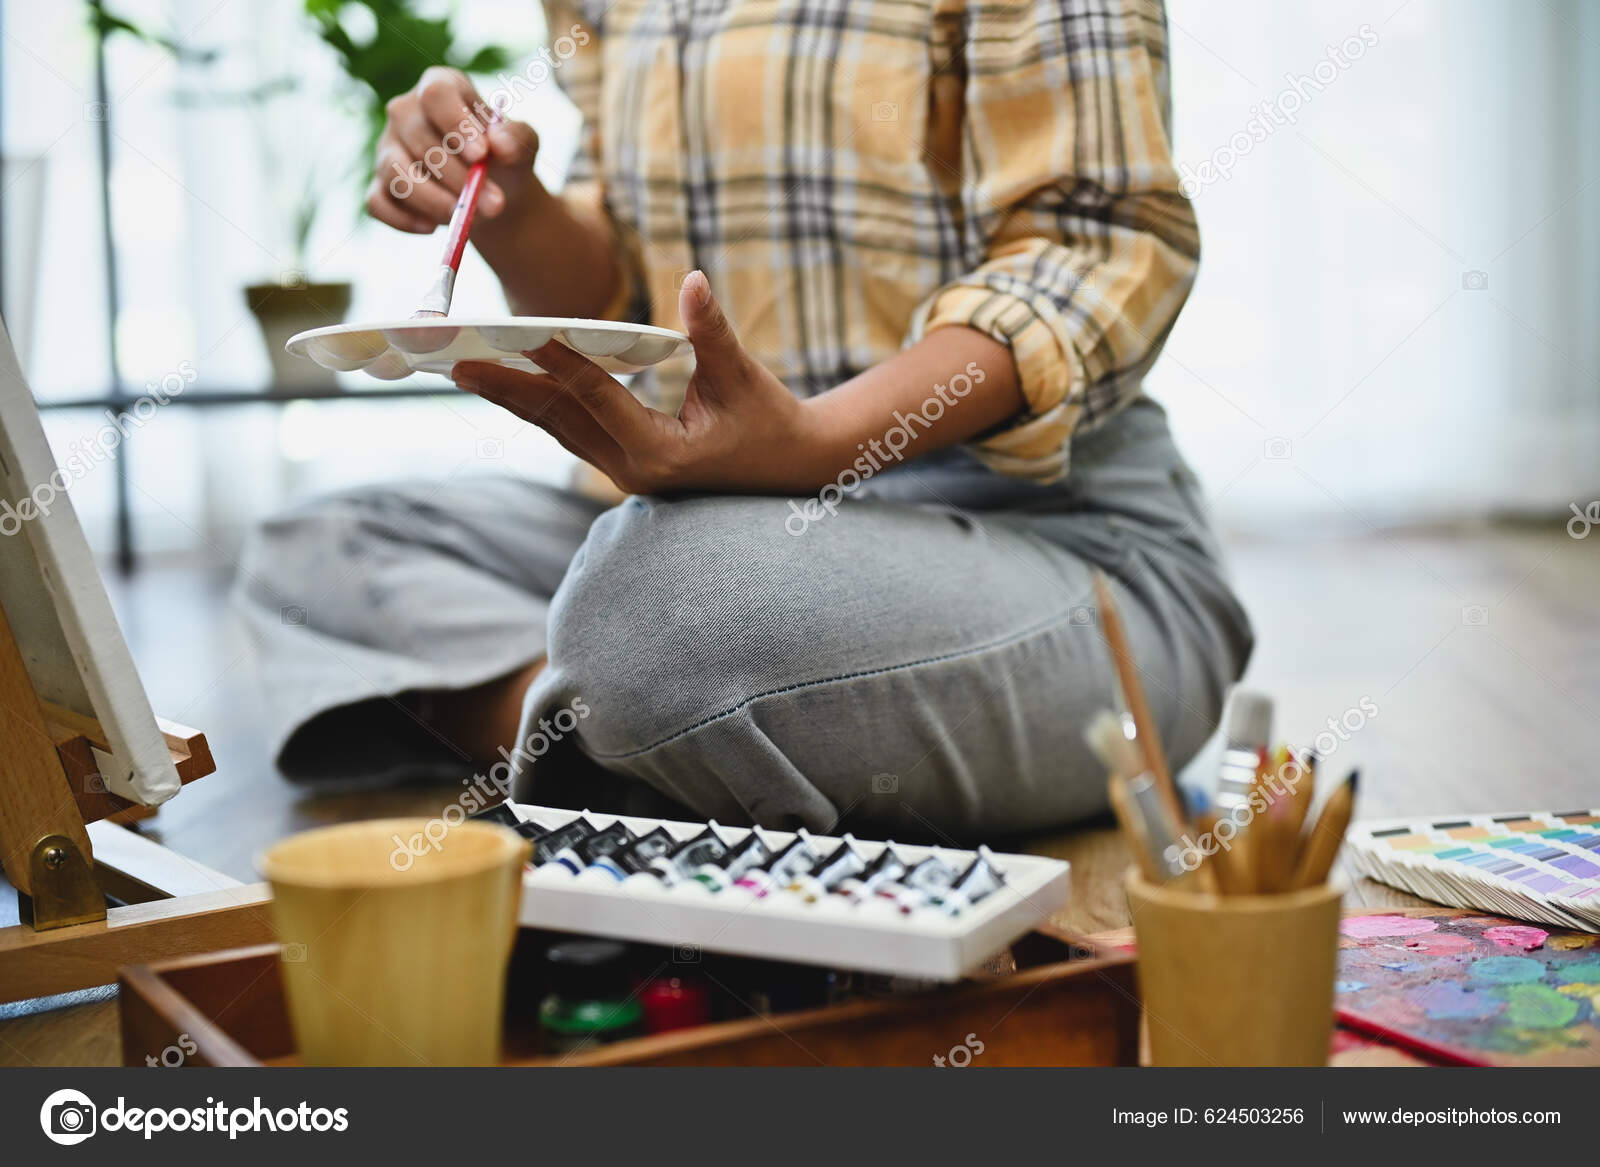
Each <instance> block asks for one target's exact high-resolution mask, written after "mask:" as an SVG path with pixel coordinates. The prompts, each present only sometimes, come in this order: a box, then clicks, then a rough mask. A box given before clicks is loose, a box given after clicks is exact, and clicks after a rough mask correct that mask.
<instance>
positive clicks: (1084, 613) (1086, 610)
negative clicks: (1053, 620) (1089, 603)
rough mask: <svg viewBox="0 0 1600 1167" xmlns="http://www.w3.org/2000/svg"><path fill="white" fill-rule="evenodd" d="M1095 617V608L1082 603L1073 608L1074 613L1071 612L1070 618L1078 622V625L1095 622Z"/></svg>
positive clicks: (1075, 622) (1073, 621)
mask: <svg viewBox="0 0 1600 1167" xmlns="http://www.w3.org/2000/svg"><path fill="white" fill-rule="evenodd" d="M1094 618H1095V613H1094V609H1093V608H1090V607H1086V606H1085V605H1082V604H1080V605H1078V606H1077V607H1076V608H1074V609H1072V613H1071V616H1070V619H1071V621H1072V623H1074V624H1078V625H1086V624H1093V623H1094Z"/></svg>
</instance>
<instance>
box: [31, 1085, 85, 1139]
mask: <svg viewBox="0 0 1600 1167" xmlns="http://www.w3.org/2000/svg"><path fill="white" fill-rule="evenodd" d="M97 1113H98V1112H97V1111H96V1110H95V1105H94V1103H93V1101H91V1100H90V1098H89V1096H88V1095H87V1094H85V1093H83V1092H82V1091H81V1090H57V1091H56V1092H55V1093H54V1094H52V1095H50V1097H49V1098H46V1099H45V1100H44V1105H43V1106H41V1107H40V1108H39V1126H40V1127H42V1128H43V1130H44V1135H45V1138H47V1139H49V1140H50V1141H51V1142H52V1143H59V1144H61V1146H63V1147H71V1146H75V1145H77V1144H78V1143H81V1142H83V1140H84V1139H86V1138H88V1137H89V1136H90V1135H92V1134H94V1132H95V1126H96V1115H97Z"/></svg>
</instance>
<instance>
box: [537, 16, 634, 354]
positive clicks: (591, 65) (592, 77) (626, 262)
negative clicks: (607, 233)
mask: <svg viewBox="0 0 1600 1167" xmlns="http://www.w3.org/2000/svg"><path fill="white" fill-rule="evenodd" d="M609 7H610V5H609V4H596V3H592V2H590V3H584V2H582V0H545V4H544V14H545V27H546V33H547V35H546V39H547V40H548V42H549V45H550V47H551V58H550V59H552V60H554V61H556V62H558V64H557V65H556V67H555V69H554V70H553V76H554V77H555V79H556V83H557V84H558V85H559V86H560V88H561V91H562V92H563V93H565V94H566V95H567V99H568V100H569V101H571V102H572V104H573V105H575V106H576V107H577V109H578V113H579V114H580V115H582V118H583V123H582V126H581V127H580V129H579V133H578V149H577V152H576V154H574V156H573V159H572V166H571V169H570V170H569V171H568V172H567V181H566V185H565V186H563V187H562V188H561V197H562V198H564V199H566V200H567V202H569V203H570V204H572V205H573V206H575V207H578V208H582V209H584V210H587V211H589V212H591V213H593V214H595V215H598V216H603V217H604V218H605V220H606V222H607V223H608V224H609V225H610V228H611V238H612V240H613V241H614V246H615V248H616V259H617V271H618V274H619V277H620V278H619V279H618V281H617V291H616V294H615V295H613V296H612V298H611V302H610V303H609V304H607V305H606V308H605V310H604V311H603V312H602V313H601V314H600V315H601V318H602V319H605V320H636V321H639V322H642V323H648V321H649V315H650V308H649V299H648V295H647V293H646V291H645V280H644V261H643V256H642V253H641V248H640V247H639V245H638V240H637V239H634V238H633V237H632V236H631V234H630V233H629V232H628V231H627V230H626V229H625V228H624V227H623V225H622V224H621V223H619V222H618V220H617V217H616V216H615V215H613V214H612V213H611V207H610V205H609V203H608V202H607V199H606V188H605V182H604V181H603V179H602V177H601V176H602V174H603V168H602V165H601V149H600V135H601V132H602V129H603V125H604V123H603V121H602V119H601V116H600V108H601V92H602V90H601V81H602V75H603V74H602V64H601V62H602V59H603V54H602V45H601V38H602V36H603V35H604V23H605V12H606V10H607V9H608V8H609Z"/></svg>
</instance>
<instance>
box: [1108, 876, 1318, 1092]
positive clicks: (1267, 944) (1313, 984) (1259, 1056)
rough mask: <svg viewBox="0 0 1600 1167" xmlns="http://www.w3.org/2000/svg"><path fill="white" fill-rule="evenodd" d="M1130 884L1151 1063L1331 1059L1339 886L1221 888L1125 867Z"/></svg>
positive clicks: (1292, 1063)
mask: <svg viewBox="0 0 1600 1167" xmlns="http://www.w3.org/2000/svg"><path fill="white" fill-rule="evenodd" d="M1127 891H1128V906H1129V908H1130V910H1131V911H1132V913H1133V928H1134V932H1135V934H1136V936H1137V938H1138V945H1139V989H1140V995H1141V996H1142V997H1143V999H1144V1010H1145V1023H1146V1025H1147V1027H1148V1031H1149V1041H1150V1057H1151V1062H1152V1063H1153V1064H1154V1065H1157V1066H1321V1065H1325V1064H1326V1063H1327V1060H1328V1044H1329V1041H1330V1039H1331V1037H1332V1034H1333V981H1334V970H1335V967H1336V965H1337V961H1338V947H1339V901H1340V898H1341V897H1342V895H1343V891H1342V889H1340V888H1336V887H1333V886H1331V885H1322V886H1319V887H1313V888H1307V889H1305V890H1304V891H1294V892H1286V893H1284V894H1282V895H1262V896H1219V895H1212V894H1208V893H1204V892H1192V891H1191V892H1184V891H1176V890H1169V889H1166V888H1162V887H1158V886H1156V885H1155V884H1152V883H1150V882H1149V881H1147V880H1146V879H1145V878H1144V877H1143V876H1142V875H1140V874H1139V872H1138V871H1137V870H1130V871H1129V872H1128V877H1127Z"/></svg>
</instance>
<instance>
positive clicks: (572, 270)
mask: <svg viewBox="0 0 1600 1167" xmlns="http://www.w3.org/2000/svg"><path fill="white" fill-rule="evenodd" d="M387 112H388V122H387V124H386V125H385V126H384V129H383V133H382V134H381V135H380V137H379V138H378V147H377V156H376V158H375V159H374V167H373V170H374V173H373V178H372V183H371V185H370V186H369V187H368V188H367V212H368V213H369V214H370V215H372V217H373V218H374V219H377V220H378V221H379V222H381V223H386V224H388V225H389V226H391V227H393V228H394V229H395V230H397V231H404V232H406V233H408V234H412V235H428V234H432V233H433V232H434V231H436V230H438V228H439V227H441V226H443V225H445V224H447V223H449V222H450V221H451V220H452V218H453V217H454V215H455V213H456V210H457V206H458V204H459V203H460V201H461V195H462V193H463V192H464V191H465V190H466V188H467V184H468V180H469V178H470V177H471V175H472V173H473V171H474V169H475V168H476V167H480V166H481V167H482V168H483V169H482V171H481V173H482V175H483V177H482V178H481V180H480V181H481V183H482V189H481V191H480V193H479V194H478V197H477V219H476V222H475V223H474V224H473V225H472V227H473V229H472V232H471V237H472V241H473V243H474V244H475V245H476V246H477V248H478V251H479V253H480V254H482V256H483V257H484V259H485V260H487V261H488V263H489V266H490V267H491V268H493V269H494V272H495V274H496V275H497V276H499V277H500V282H501V283H502V285H503V286H504V287H505V291H506V298H507V300H508V301H509V303H510V305H511V309H512V311H513V312H515V313H516V314H518V315H522V316H579V317H599V316H603V315H605V312H606V309H607V308H608V307H609V306H610V305H611V304H612V302H613V301H614V300H615V299H617V297H618V294H619V289H620V287H621V280H622V277H621V269H620V265H619V264H618V262H617V254H618V247H617V240H616V239H615V237H614V235H613V231H612V226H611V223H610V220H609V218H608V217H607V216H606V214H605V213H604V211H603V210H602V209H601V207H600V204H599V201H598V199H596V198H591V197H589V196H590V195H591V194H592V188H587V187H584V186H583V184H575V185H574V187H573V193H572V194H571V195H570V196H569V195H568V194H566V193H565V192H564V193H563V194H561V195H555V194H551V193H550V191H549V190H547V189H546V188H545V186H544V184H543V183H542V182H540V181H539V179H538V177H537V176H536V175H535V174H534V173H533V162H534V158H535V156H536V155H537V154H538V151H539V136H538V134H536V133H535V132H534V130H533V127H531V126H529V125H527V124H525V123H523V122H517V121H510V120H499V119H497V118H496V116H495V110H494V109H493V108H492V107H491V105H490V103H488V102H486V101H484V99H483V98H482V97H481V96H479V94H478V92H477V90H476V89H474V88H473V86H472V82H471V81H469V80H468V79H467V77H466V75H465V74H464V73H461V72H459V71H458V70H455V69H445V68H432V69H429V70H427V71H426V72H425V73H423V75H422V78H421V80H419V81H418V82H417V84H416V86H415V88H413V89H411V90H410V91H409V92H407V93H404V94H401V95H400V96H399V97H397V98H395V99H394V100H393V101H391V102H390V103H389V106H388V111H387ZM462 234H463V236H465V235H466V232H465V231H463V232H462ZM552 271H556V272H560V273H561V278H560V279H551V278H550V273H551V272H552ZM430 307H431V305H430Z"/></svg>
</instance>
